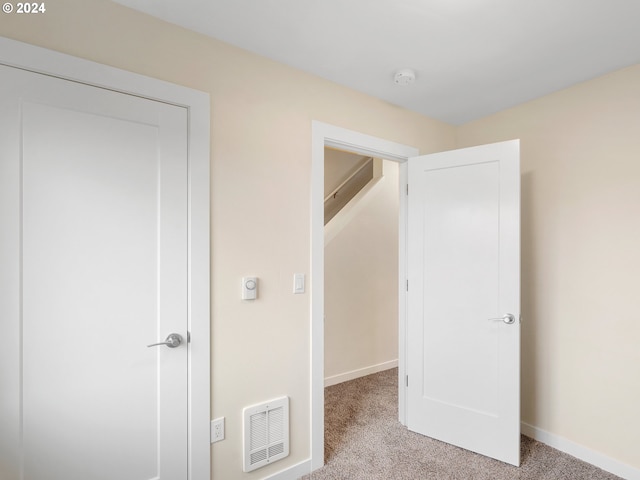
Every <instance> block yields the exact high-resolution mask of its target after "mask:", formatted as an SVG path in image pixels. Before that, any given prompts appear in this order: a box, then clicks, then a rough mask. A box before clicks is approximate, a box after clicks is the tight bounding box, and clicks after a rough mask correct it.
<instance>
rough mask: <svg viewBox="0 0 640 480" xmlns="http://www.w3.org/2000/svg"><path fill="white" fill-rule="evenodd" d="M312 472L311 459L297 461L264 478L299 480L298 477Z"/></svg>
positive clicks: (266, 479)
mask: <svg viewBox="0 0 640 480" xmlns="http://www.w3.org/2000/svg"><path fill="white" fill-rule="evenodd" d="M310 473H311V460H305V461H304V462H300V463H296V464H295V465H292V466H291V467H289V468H287V469H285V470H282V471H280V472H277V473H274V474H272V475H269V476H268V477H264V478H263V479H262V480H298V478H300V477H303V476H305V475H309V474H310Z"/></svg>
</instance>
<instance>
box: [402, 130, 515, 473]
mask: <svg viewBox="0 0 640 480" xmlns="http://www.w3.org/2000/svg"><path fill="white" fill-rule="evenodd" d="M519 162H520V160H519V141H517V140H514V141H510V142H503V143H497V144H491V145H484V146H480V147H473V148H466V149H462V150H455V151H450V152H444V153H438V154H434V155H426V156H421V157H415V158H411V159H410V160H409V167H408V170H409V172H408V178H409V198H408V258H409V261H408V278H409V291H408V323H407V328H408V330H407V339H408V341H407V373H408V388H407V426H408V428H409V429H411V430H413V431H416V432H418V433H421V434H424V435H427V436H430V437H433V438H436V439H439V440H442V441H445V442H448V443H451V444H454V445H457V446H460V447H462V448H465V449H468V450H472V451H474V452H478V453H481V454H483V455H487V456H490V457H493V458H496V459H498V460H502V461H504V462H507V463H510V464H513V465H519V464H520V167H519Z"/></svg>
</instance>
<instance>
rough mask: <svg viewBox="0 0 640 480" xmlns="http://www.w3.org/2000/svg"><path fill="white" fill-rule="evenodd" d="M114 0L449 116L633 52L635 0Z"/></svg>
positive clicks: (479, 110)
mask: <svg viewBox="0 0 640 480" xmlns="http://www.w3.org/2000/svg"><path fill="white" fill-rule="evenodd" d="M116 1H117V2H118V3H121V4H123V5H126V6H129V7H132V8H135V9H137V10H141V11H144V12H146V13H149V14H151V15H153V16H156V17H159V18H161V19H163V20H166V21H168V22H171V23H175V24H177V25H181V26H183V27H186V28H188V29H191V30H194V31H197V32H200V33H203V34H205V35H209V36H211V37H215V38H217V39H219V40H222V41H224V42H227V43H230V44H233V45H236V46H238V47H241V48H244V49H246V50H249V51H251V52H254V53H257V54H259V55H262V56H265V57H268V58H271V59H273V60H276V61H279V62H282V63H285V64H287V65H290V66H293V67H296V68H298V69H301V70H304V71H307V72H310V73H313V74H315V75H318V76H320V77H323V78H326V79H328V80H331V81H333V82H336V83H339V84H342V85H345V86H348V87H351V88H353V89H355V90H359V91H361V92H364V93H367V94H369V95H372V96H374V97H377V98H380V99H382V100H385V101H387V102H389V103H392V104H394V105H399V106H401V107H404V108H407V109H409V110H413V111H416V112H419V113H422V114H424V115H427V116H429V117H432V118H436V119H439V120H442V121H445V122H448V123H451V124H456V125H459V124H463V123H466V122H469V121H471V120H474V119H477V118H480V117H483V116H486V115H489V114H491V113H495V112H497V111H500V110H503V109H505V108H508V107H511V106H514V105H517V104H519V103H522V102H525V101H528V100H531V99H534V98H537V97H540V96H542V95H546V94H548V93H551V92H554V91H557V90H560V89H562V88H565V87H568V86H571V85H573V84H576V83H579V82H582V81H585V80H588V79H590V78H594V77H597V76H599V75H602V74H605V73H607V72H610V71H613V70H617V69H620V68H622V67H625V66H628V65H632V64H635V63H640V0H116ZM406 67H409V68H412V69H414V70H415V72H416V76H417V80H416V82H415V83H414V84H413V85H410V86H406V87H401V86H398V85H396V84H395V83H394V81H393V76H394V73H395V71H396V70H398V69H400V68H406Z"/></svg>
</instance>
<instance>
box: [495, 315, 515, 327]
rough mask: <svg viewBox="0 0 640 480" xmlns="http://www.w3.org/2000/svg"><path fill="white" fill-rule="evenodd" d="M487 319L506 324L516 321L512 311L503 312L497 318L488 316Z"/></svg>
mask: <svg viewBox="0 0 640 480" xmlns="http://www.w3.org/2000/svg"><path fill="white" fill-rule="evenodd" d="M489 321H491V322H500V321H502V322H504V323H506V324H507V325H511V324H512V323H516V317H515V315H514V314H513V313H506V314H504V315H503V316H502V317H499V318H490V319H489Z"/></svg>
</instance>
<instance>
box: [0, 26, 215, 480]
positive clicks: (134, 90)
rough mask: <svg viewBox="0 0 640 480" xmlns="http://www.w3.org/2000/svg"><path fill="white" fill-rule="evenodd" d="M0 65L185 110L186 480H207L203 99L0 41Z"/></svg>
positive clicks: (205, 96) (206, 98)
mask: <svg viewBox="0 0 640 480" xmlns="http://www.w3.org/2000/svg"><path fill="white" fill-rule="evenodd" d="M0 64H3V65H7V66H11V67H17V68H21V69H24V70H29V71H32V72H36V73H43V74H46V75H51V76H55V77H59V78H63V79H66V80H71V81H75V82H80V83H84V84H88V85H93V86H97V87H100V88H106V89H109V90H113V91H117V92H121V93H126V94H131V95H135V96H138V97H144V98H148V99H151V100H156V101H160V102H164V103H170V104H172V105H177V106H181V107H185V108H186V109H187V111H188V123H189V125H188V129H189V130H188V162H189V166H188V169H189V211H188V215H189V218H188V236H189V239H188V282H189V285H188V298H189V304H188V329H189V334H190V343H189V345H188V347H189V350H188V362H189V372H188V377H189V378H188V383H189V392H188V397H189V405H188V411H189V413H188V422H189V439H188V442H189V445H188V448H189V459H188V472H189V477H188V478H189V480H208V479H210V469H211V465H210V456H211V447H210V442H209V422H210V404H211V402H210V391H211V388H210V383H211V373H210V311H209V310H210V306H209V305H210V304H209V298H210V291H211V289H210V283H209V268H210V267H209V265H210V263H209V249H210V241H209V206H210V200H209V132H210V127H209V118H210V115H209V95H208V94H207V93H204V92H199V91H196V90H192V89H190V88H186V87H182V86H179V85H174V84H171V83H167V82H164V81H161V80H157V79H153V78H149V77H145V76H142V75H138V74H135V73H131V72H127V71H124V70H119V69H117V68H113V67H109V66H106V65H101V64H98V63H94V62H91V61H88V60H82V59H79V58H75V57H72V56H69V55H65V54H62V53H58V52H54V51H51V50H47V49H44V48H40V47H34V46H32V45H28V44H25V43H21V42H17V41H14V40H9V39H7V38H3V37H0Z"/></svg>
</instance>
